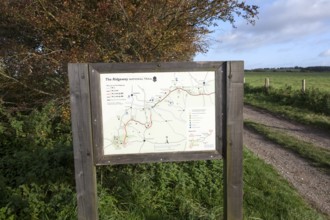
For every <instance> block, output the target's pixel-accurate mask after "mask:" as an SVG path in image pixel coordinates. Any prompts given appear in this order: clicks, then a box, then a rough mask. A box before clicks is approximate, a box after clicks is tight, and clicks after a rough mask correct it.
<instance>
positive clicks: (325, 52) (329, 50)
mask: <svg viewBox="0 0 330 220" xmlns="http://www.w3.org/2000/svg"><path fill="white" fill-rule="evenodd" d="M319 56H320V57H330V49H328V50H325V51H323V52H322V53H320V54H319Z"/></svg>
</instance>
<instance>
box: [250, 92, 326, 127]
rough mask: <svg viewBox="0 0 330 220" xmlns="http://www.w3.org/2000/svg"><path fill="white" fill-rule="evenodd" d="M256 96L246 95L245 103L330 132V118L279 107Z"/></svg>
mask: <svg viewBox="0 0 330 220" xmlns="http://www.w3.org/2000/svg"><path fill="white" fill-rule="evenodd" d="M255 96H256V95H254V94H245V96H244V103H245V104H248V105H252V106H255V107H258V108H261V109H265V110H267V111H270V112H273V113H276V114H278V115H281V116H283V117H285V118H287V119H290V120H294V121H297V122H300V123H302V124H306V125H312V126H314V127H318V128H322V129H325V130H327V131H330V117H329V116H326V115H323V114H317V113H315V112H312V111H308V110H306V109H302V108H297V107H292V106H287V105H279V104H278V103H274V102H271V101H267V100H263V99H260V98H258V97H255Z"/></svg>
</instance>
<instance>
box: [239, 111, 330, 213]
mask: <svg viewBox="0 0 330 220" xmlns="http://www.w3.org/2000/svg"><path fill="white" fill-rule="evenodd" d="M244 119H245V120H246V119H249V120H251V121H255V122H258V123H262V124H265V125H267V126H270V127H272V128H274V129H278V130H281V131H284V132H287V133H288V134H290V135H292V136H295V137H297V138H299V139H302V140H304V141H307V142H311V143H313V144H314V145H317V146H319V147H322V148H328V149H329V148H330V146H329V145H330V135H329V134H327V133H326V132H321V131H320V132H318V131H317V130H316V129H314V128H309V127H307V126H302V125H299V124H296V123H292V122H288V121H286V120H284V119H282V118H278V117H275V116H273V115H271V114H269V113H267V112H265V111H260V110H257V109H254V108H252V107H249V106H244ZM244 144H245V145H246V146H247V147H248V148H249V149H250V150H252V151H253V152H254V153H255V154H256V155H258V156H259V157H260V158H261V159H263V160H264V161H265V162H266V163H268V164H271V165H273V166H274V167H275V168H276V169H277V170H278V172H279V173H280V174H282V176H283V177H284V178H285V179H287V180H288V181H289V182H290V183H291V184H292V185H293V186H294V187H295V188H296V189H297V190H298V192H299V193H300V194H301V195H302V196H303V197H304V198H305V199H306V200H307V201H308V202H309V203H310V204H312V205H313V206H314V207H315V208H316V209H318V210H319V211H321V212H323V213H326V214H327V215H328V216H330V176H328V175H327V174H325V173H324V172H321V171H320V170H319V169H317V168H315V167H313V166H311V165H310V164H308V162H306V161H305V160H303V159H301V157H299V156H297V155H295V154H293V153H291V152H290V151H287V150H285V149H283V148H282V147H281V146H279V145H277V144H274V143H272V142H270V141H268V140H266V139H265V138H263V137H262V136H260V135H258V134H256V133H254V132H251V131H249V130H247V129H245V130H244Z"/></svg>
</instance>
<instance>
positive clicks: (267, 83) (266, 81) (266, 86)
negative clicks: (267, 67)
mask: <svg viewBox="0 0 330 220" xmlns="http://www.w3.org/2000/svg"><path fill="white" fill-rule="evenodd" d="M268 88H269V78H265V89H266V91H268Z"/></svg>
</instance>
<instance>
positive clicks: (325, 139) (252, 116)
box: [244, 106, 330, 149]
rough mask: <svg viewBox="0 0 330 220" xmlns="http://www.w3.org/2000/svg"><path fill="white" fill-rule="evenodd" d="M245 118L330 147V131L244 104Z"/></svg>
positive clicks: (319, 145)
mask: <svg viewBox="0 0 330 220" xmlns="http://www.w3.org/2000/svg"><path fill="white" fill-rule="evenodd" d="M244 119H245V120H246V119H248V120H251V121H255V122H258V123H261V124H264V125H267V126H268V127H270V128H272V129H276V130H280V131H284V132H286V133H287V134H289V135H292V136H294V137H296V138H298V139H300V140H303V141H306V142H309V143H313V144H314V145H315V146H318V147H322V148H327V149H330V132H329V133H327V132H325V131H320V130H319V129H315V128H311V127H309V126H305V125H301V124H298V123H295V122H290V121H287V120H285V119H283V118H282V117H276V116H274V115H273V114H270V113H268V112H266V111H263V110H261V109H257V108H253V107H251V106H244Z"/></svg>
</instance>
